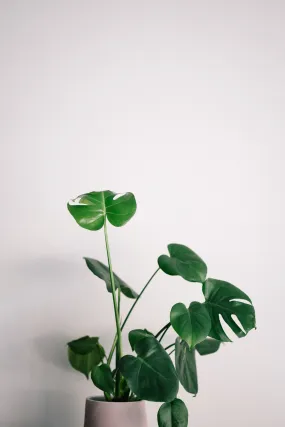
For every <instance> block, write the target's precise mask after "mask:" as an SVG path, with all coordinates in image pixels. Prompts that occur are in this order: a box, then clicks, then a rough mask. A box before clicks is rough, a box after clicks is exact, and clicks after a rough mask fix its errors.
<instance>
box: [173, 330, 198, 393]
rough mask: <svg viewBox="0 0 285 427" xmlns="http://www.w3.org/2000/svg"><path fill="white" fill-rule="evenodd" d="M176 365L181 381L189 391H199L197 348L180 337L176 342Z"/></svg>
mask: <svg viewBox="0 0 285 427" xmlns="http://www.w3.org/2000/svg"><path fill="white" fill-rule="evenodd" d="M175 367H176V372H177V375H178V378H179V381H180V383H181V384H182V386H183V387H184V388H185V390H186V391H188V393H192V394H195V395H196V394H197V393H198V378H197V368H196V358H195V350H194V349H190V348H189V346H188V344H187V343H186V342H185V341H181V340H180V338H177V339H176V342H175Z"/></svg>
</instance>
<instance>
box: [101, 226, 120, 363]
mask: <svg viewBox="0 0 285 427" xmlns="http://www.w3.org/2000/svg"><path fill="white" fill-rule="evenodd" d="M104 235H105V243H106V251H107V258H108V265H109V272H110V281H111V288H112V298H113V305H114V312H115V321H116V329H117V337H118V339H117V343H116V345H117V355H118V358H119V359H120V358H121V357H122V335H121V325H120V313H119V309H118V304H117V299H116V286H115V280H114V274H113V268H112V261H111V254H110V247H109V240H108V232H107V223H106V220H105V221H104Z"/></svg>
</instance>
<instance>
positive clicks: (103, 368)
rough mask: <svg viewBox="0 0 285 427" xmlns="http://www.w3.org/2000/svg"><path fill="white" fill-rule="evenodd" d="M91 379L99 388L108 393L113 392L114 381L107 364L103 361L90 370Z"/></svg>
mask: <svg viewBox="0 0 285 427" xmlns="http://www.w3.org/2000/svg"><path fill="white" fill-rule="evenodd" d="M91 379H92V381H93V383H94V385H95V386H96V387H97V388H99V389H100V390H103V391H104V392H105V393H108V394H114V381H113V377H112V372H111V369H110V366H109V365H106V364H105V363H103V364H102V365H100V366H94V367H93V369H92V371H91Z"/></svg>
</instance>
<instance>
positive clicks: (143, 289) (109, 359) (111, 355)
mask: <svg viewBox="0 0 285 427" xmlns="http://www.w3.org/2000/svg"><path fill="white" fill-rule="evenodd" d="M159 270H160V268H158V269H157V270H156V271H155V272H154V273H153V275H152V276H151V278H150V279H149V280H148V282H147V283H146V284H145V286H144V287H143V288H142V290H141V292H140V293H139V295H138V296H137V298H136V299H135V301H134V303H133V305H132V306H131V308H130V310H129V312H128V314H127V315H126V318H125V320H124V321H123V323H122V326H121V331H122V330H123V329H124V327H125V325H126V323H127V321H128V319H129V317H130V315H131V313H132V311H133V309H134V308H135V306H136V304H137V303H138V301H139V299H140V298H141V296H142V294H143V293H144V291H145V290H146V288H147V287H148V285H149V284H150V282H151V281H152V279H153V278H154V276H155V275H156V274H157V273H158V272H159ZM117 340H118V333H117V335H116V336H115V338H114V341H113V345H112V348H111V351H110V354H109V356H108V365H110V363H111V360H112V357H113V354H114V351H115V348H116V343H117Z"/></svg>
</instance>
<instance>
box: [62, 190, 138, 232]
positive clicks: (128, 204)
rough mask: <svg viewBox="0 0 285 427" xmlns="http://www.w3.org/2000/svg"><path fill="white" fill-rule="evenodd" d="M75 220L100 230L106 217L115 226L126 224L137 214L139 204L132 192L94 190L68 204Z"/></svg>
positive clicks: (87, 227) (82, 224)
mask: <svg viewBox="0 0 285 427" xmlns="http://www.w3.org/2000/svg"><path fill="white" fill-rule="evenodd" d="M67 207H68V210H69V212H70V213H71V215H72V216H73V218H74V219H75V221H76V222H77V223H78V224H79V225H80V226H81V227H83V228H86V229H87V230H92V231H96V230H100V228H102V227H103V225H104V221H105V218H107V219H108V221H109V222H110V223H111V224H112V225H114V226H115V227H121V226H123V225H125V224H126V223H127V222H128V221H129V220H130V219H131V218H132V217H133V216H134V214H135V212H136V208H137V204H136V199H135V196H134V195H133V194H132V193H122V194H117V193H114V192H113V191H109V190H108V191H92V192H91V193H86V194H82V195H81V196H78V197H77V198H76V199H74V200H72V201H71V202H69V203H68V204H67Z"/></svg>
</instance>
